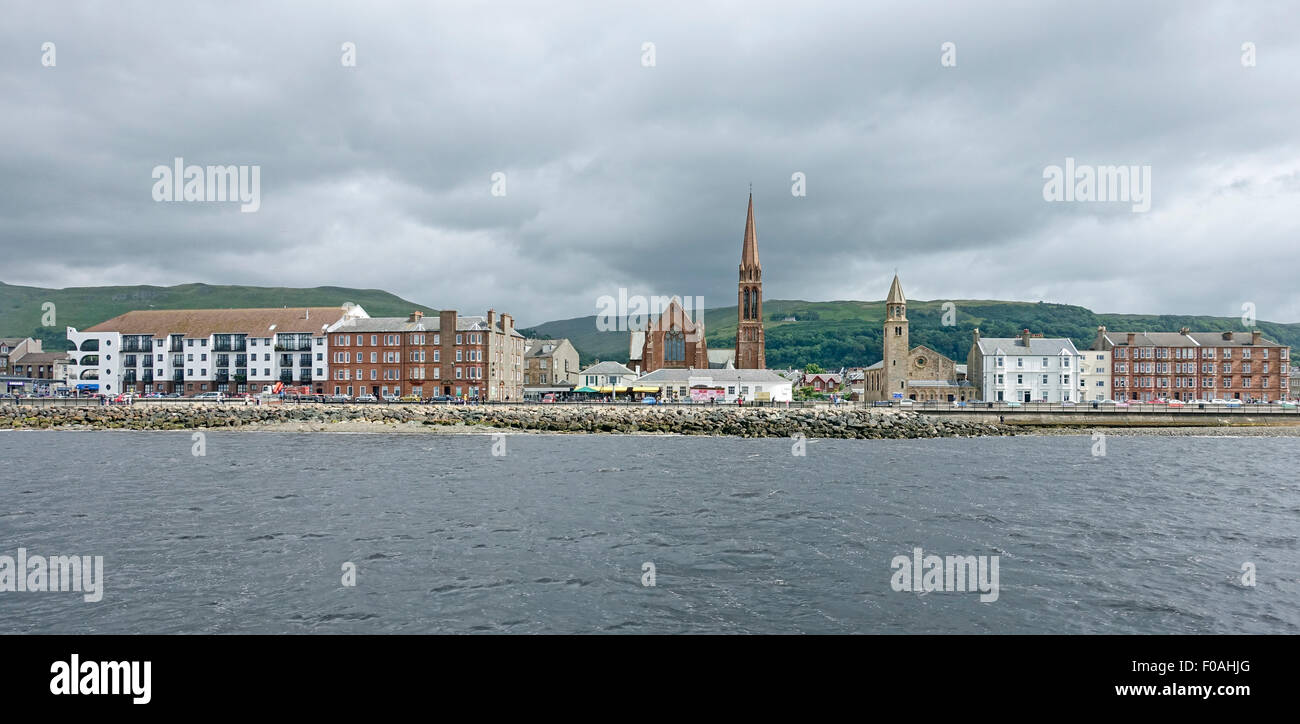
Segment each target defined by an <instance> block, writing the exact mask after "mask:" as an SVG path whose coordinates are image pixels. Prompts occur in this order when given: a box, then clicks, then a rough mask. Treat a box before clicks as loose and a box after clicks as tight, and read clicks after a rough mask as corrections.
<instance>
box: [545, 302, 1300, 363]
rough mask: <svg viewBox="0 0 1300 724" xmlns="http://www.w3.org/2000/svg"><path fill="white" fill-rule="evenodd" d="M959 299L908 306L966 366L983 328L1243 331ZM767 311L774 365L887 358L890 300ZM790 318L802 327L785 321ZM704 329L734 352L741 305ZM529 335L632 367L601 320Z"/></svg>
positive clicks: (987, 331) (718, 312)
mask: <svg viewBox="0 0 1300 724" xmlns="http://www.w3.org/2000/svg"><path fill="white" fill-rule="evenodd" d="M952 301H953V303H954V304H955V305H956V324H955V325H954V326H951V327H945V326H943V324H942V320H943V314H944V310H943V304H944V303H945V302H942V301H932V302H926V301H917V300H909V301H908V306H907V317H908V320H909V321H910V322H911V341H912V344H913V345H917V344H924V345H926V346H929V347H932V348H934V349H936V350H938V351H939V352H941V353H943V354H945V355H948V356H949V357H952V358H953V359H955V360H957V361H958V362H965V361H966V353H967V352H968V351H969V350H970V345H971V338H972V332H973V330H974V329H975V328H976V327H979V329H980V334H981V335H983V336H985V337H1013V336H1015V335H1016V334H1018V333H1019V332H1020V330H1021V329H1024V328H1026V327H1028V328H1029V329H1030V330H1031V331H1033V332H1035V333H1038V332H1041V333H1043V334H1045V335H1047V336H1049V337H1069V338H1071V339H1073V340H1074V343H1075V345H1076V346H1079V347H1080V348H1084V347H1087V346H1089V345H1091V344H1092V341H1093V338H1094V337H1095V336H1096V332H1097V327H1098V326H1100V325H1105V326H1106V327H1107V328H1108V329H1111V330H1115V331H1140V332H1161V331H1164V332H1176V331H1178V329H1179V328H1180V327H1190V328H1192V329H1193V330H1195V331H1200V332H1221V331H1228V330H1232V331H1244V328H1243V327H1242V325H1241V320H1240V319H1238V318H1236V317H1199V316H1177V315H1136V314H1095V313H1094V312H1092V311H1091V310H1089V309H1085V308H1084V307H1077V306H1072V305H1068V304H1046V303H1042V302H1038V303H1035V302H1003V301H995V300H952ZM763 313H764V316H765V317H766V319H765V320H764V326H765V329H766V336H767V365H768V367H778V368H779V367H801V366H803V365H805V364H807V363H809V362H815V363H817V364H819V365H821V366H822V367H825V368H827V369H838V368H840V367H850V366H862V365H869V364H872V363H874V362H878V361H879V360H880V348H881V330H882V323H883V320H884V302H883V301H881V302H856V301H836V302H804V301H798V300H792V301H790V300H766V301H764V302H763ZM787 317H794V318H795V319H797V320H798V321H795V322H783V321H780V320H783V319H785V318H787ZM704 323H705V329H707V330H708V342H709V347H710V348H720V347H733V346H735V339H736V308H735V307H721V308H717V309H708V310H705V313H704ZM1258 326H1259V328H1260V329H1261V330H1262V331H1263V332H1264V336H1265V337H1266V338H1268V339H1271V340H1274V341H1277V342H1281V343H1282V344H1288V345H1291V346H1294V347H1300V324H1279V323H1276V322H1259V324H1258ZM525 333H527V334H529V336H541V337H568V338H569V340H570V341H572V342H573V344H574V346H575V347H577V348H578V352H579V354H581V356H582V363H583V364H584V365H585V364H588V363H590V362H593V361H595V360H596V359H605V360H619V361H626V357H627V346H628V335H627V333H626V332H598V331H597V330H596V318H595V317H580V318H578V319H566V320H562V321H556V322H547V323H545V324H540V325H538V326H536V327H534V328H532V330H528V331H526V332H525Z"/></svg>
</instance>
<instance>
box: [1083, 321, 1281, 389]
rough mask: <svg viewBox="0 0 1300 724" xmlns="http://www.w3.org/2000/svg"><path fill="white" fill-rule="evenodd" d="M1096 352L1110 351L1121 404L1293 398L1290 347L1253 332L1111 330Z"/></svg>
mask: <svg viewBox="0 0 1300 724" xmlns="http://www.w3.org/2000/svg"><path fill="white" fill-rule="evenodd" d="M1092 346H1093V349H1096V350H1102V351H1107V352H1109V353H1110V363H1111V379H1110V386H1111V389H1112V391H1113V394H1114V396H1115V399H1117V400H1150V399H1174V400H1196V399H1225V400H1242V401H1244V402H1275V401H1277V400H1284V399H1287V398H1289V397H1294V394H1295V393H1294V392H1293V391H1292V390H1291V389H1290V385H1289V382H1290V380H1289V379H1288V378H1289V376H1290V373H1291V348H1290V347H1287V346H1286V345H1282V344H1278V343H1277V342H1273V341H1270V340H1267V339H1264V337H1263V335H1262V334H1261V333H1260V331H1259V330H1251V331H1248V332H1193V331H1191V330H1190V329H1187V328H1186V327H1184V328H1183V329H1180V330H1178V331H1177V332H1110V331H1107V329H1106V328H1105V327H1099V328H1098V329H1097V340H1096V342H1094V343H1093V345H1092Z"/></svg>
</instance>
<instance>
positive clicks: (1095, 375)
mask: <svg viewBox="0 0 1300 724" xmlns="http://www.w3.org/2000/svg"><path fill="white" fill-rule="evenodd" d="M1079 354H1081V355H1083V363H1082V370H1081V372H1080V375H1079V380H1080V385H1079V392H1080V393H1081V397H1080V400H1081V401H1083V402H1094V401H1096V400H1110V399H1113V398H1112V397H1111V396H1110V350H1096V349H1088V350H1083V351H1081V352H1080V353H1079ZM1098 383H1100V384H1098Z"/></svg>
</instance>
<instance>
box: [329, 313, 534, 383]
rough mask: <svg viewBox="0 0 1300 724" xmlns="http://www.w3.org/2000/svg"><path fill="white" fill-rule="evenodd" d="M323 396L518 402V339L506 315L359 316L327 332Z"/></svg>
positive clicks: (521, 370) (521, 374)
mask: <svg viewBox="0 0 1300 724" xmlns="http://www.w3.org/2000/svg"><path fill="white" fill-rule="evenodd" d="M329 359H330V371H331V379H330V380H329V383H328V384H327V390H326V392H327V393H328V394H344V395H350V396H356V395H367V394H368V395H374V396H375V397H384V396H389V395H395V396H399V397H400V396H403V395H418V396H420V397H422V398H428V397H433V396H435V395H450V396H453V397H467V398H477V399H483V400H519V399H522V398H523V383H524V337H523V335H521V334H519V333H518V332H516V331H515V328H514V320H513V318H512V317H511V316H510V315H509V314H502V315H501V316H500V318H498V317H497V315H496V312H495V311H493V310H489V311H488V313H487V316H486V317H478V316H470V317H460V316H458V314H457V313H456V312H455V311H454V310H444V311H442V312H439V314H438V316H437V317H429V318H427V319H426V318H425V317H424V314H423V313H422V312H418V311H417V312H413V313H412V314H411V315H410V316H408V317H367V318H362V319H352V320H348V321H346V322H344V323H342V324H340V325H338V326H337V327H336V328H334V329H331V330H330V331H329Z"/></svg>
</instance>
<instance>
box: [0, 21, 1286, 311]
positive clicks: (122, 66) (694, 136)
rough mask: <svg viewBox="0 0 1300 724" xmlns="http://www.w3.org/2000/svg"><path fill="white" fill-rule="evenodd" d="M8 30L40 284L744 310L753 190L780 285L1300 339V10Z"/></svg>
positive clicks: (10, 278) (18, 257) (16, 217)
mask: <svg viewBox="0 0 1300 724" xmlns="http://www.w3.org/2000/svg"><path fill="white" fill-rule="evenodd" d="M5 14H6V16H7V18H6V22H5V23H4V24H3V26H0V109H2V110H3V113H0V133H2V134H3V138H4V143H3V145H2V146H0V169H2V170H3V172H4V173H3V176H2V177H0V254H2V255H3V257H4V258H5V263H4V265H3V267H4V270H3V272H2V273H0V279H3V280H4V281H6V282H9V283H13V284H32V285H39V286H54V287H62V286H73V285H95V284H134V283H151V284H174V283H184V282H190V281H204V282H208V283H219V284H220V283H228V284H272V285H279V286H284V285H292V286H315V285H339V286H356V287H366V288H383V289H387V290H389V291H392V292H394V293H397V294H400V295H402V296H404V297H407V298H409V299H412V300H414V301H418V302H421V303H424V304H429V305H432V306H436V307H448V308H450V307H455V308H459V309H462V310H466V311H467V312H472V311H481V310H483V309H486V308H488V307H493V308H496V309H498V310H506V311H512V312H513V313H515V314H516V316H517V317H518V318H519V320H520V322H521V323H523V324H534V323H538V322H542V321H546V320H548V319H558V318H566V317H573V316H579V315H586V314H594V313H596V311H597V307H596V299H597V298H598V297H600V296H601V295H605V294H609V295H617V290H618V289H619V288H620V287H624V288H627V289H628V290H629V291H630V292H631V293H634V294H635V293H643V294H681V295H691V296H695V295H702V296H704V298H705V302H706V304H707V305H708V306H722V305H726V304H731V303H734V299H735V297H734V295H735V281H736V265H737V264H738V262H739V254H740V245H741V237H742V233H743V229H744V214H745V204H746V195H747V193H748V189H749V185H750V184H752V185H753V193H754V199H755V212H756V216H757V222H758V238H759V247H760V252H761V255H762V260H763V263H764V281H765V282H766V296H767V297H768V298H769V299H795V298H798V299H811V300H826V299H879V298H881V297H883V295H884V293H885V291H886V288H887V285H888V280H889V278H890V276H891V275H892V274H893V273H894V270H895V269H897V270H898V273H899V274H900V275H901V276H902V277H903V281H904V284H905V288H906V289H907V291H908V293H909V296H913V297H916V298H922V299H947V298H954V299H959V298H998V299H1022V300H1031V301H1036V300H1040V299H1041V300H1046V301H1056V302H1065V303H1073V304H1082V305H1085V306H1089V307H1091V308H1093V309H1096V310H1097V311H1106V312H1135V313H1194V314H1220V315H1225V316H1236V315H1237V314H1239V313H1240V309H1241V305H1242V304H1243V303H1244V302H1247V301H1249V302H1253V303H1255V304H1256V307H1257V309H1258V314H1259V317H1260V318H1261V319H1269V320H1275V321H1283V322H1290V321H1297V320H1300V298H1297V295H1296V293H1295V283H1294V278H1295V275H1294V272H1293V271H1288V268H1290V269H1293V268H1294V263H1293V262H1294V258H1295V254H1296V239H1297V237H1298V234H1297V232H1298V231H1300V222H1298V221H1297V213H1296V210H1297V209H1300V203H1298V202H1300V184H1297V182H1296V179H1297V178H1300V139H1298V138H1297V131H1296V129H1297V128H1300V94H1297V93H1296V92H1295V79H1296V78H1298V77H1300V40H1298V39H1297V38H1296V35H1295V33H1294V30H1295V28H1296V27H1300V8H1297V6H1295V5H1294V3H1287V2H1256V3H1250V4H1240V3H1230V2H1157V3H1144V4H1137V5H1135V4H1132V3H1127V2H1092V3H1086V4H1080V3H1070V4H1066V3H1059V4H1053V3H1042V2H1003V3H973V2H972V3H966V2H962V3H893V2H891V3H866V2H862V3H826V4H818V3H766V2H747V3H742V2H731V3H701V2H683V3H631V2H626V3H625V2H591V3H576V2H574V3H570V2H560V3H532V2H520V3H463V2H455V3H452V2H433V3H416V2H412V3H402V4H388V3H356V2H349V3H341V2H340V3H329V4H322V3H220V4H218V3H209V4H189V3H185V4H181V3H176V4H163V3H149V2H121V3H96V4H72V3H39V2H31V3H23V2H20V3H10V5H9V6H7V9H6V12H5ZM46 42H52V43H54V44H55V46H56V49H57V64H56V65H55V66H54V67H44V66H43V65H42V63H41V57H42V50H41V48H42V44H43V43H46ZM345 42H351V43H355V46H356V57H357V62H356V67H344V66H343V64H342V63H341V62H340V59H341V57H342V49H341V46H342V45H343V43H345ZM647 42H649V43H653V44H654V52H655V64H654V66H653V67H645V66H643V64H642V55H643V50H642V47H643V43H647ZM947 42H951V43H953V44H955V46H956V59H957V63H956V66H955V67H944V66H943V65H941V63H940V56H941V46H942V44H944V43H947ZM1246 42H1250V43H1254V45H1255V48H1256V65H1255V66H1254V67H1246V66H1244V65H1243V63H1242V53H1243V51H1242V45H1243V43H1246ZM175 157H183V158H184V159H185V161H186V163H192V164H198V165H209V164H221V165H226V164H256V165H258V166H260V167H261V182H262V189H261V191H262V192H261V197H262V199H261V208H260V210H259V211H257V212H256V213H248V214H244V213H240V211H239V208H238V205H237V204H202V203H158V202H155V201H154V200H153V198H152V196H151V189H152V187H153V179H152V178H151V170H152V169H153V168H154V166H156V165H170V164H171V163H172V159H173V158H175ZM1067 157H1070V158H1074V159H1076V160H1077V162H1078V163H1080V164H1092V165H1098V166H1101V165H1138V166H1142V165H1149V166H1151V168H1152V205H1151V210H1150V211H1149V212H1147V213H1132V212H1131V211H1130V205H1129V204H1125V203H1048V202H1046V201H1044V199H1043V184H1044V180H1043V171H1044V169H1045V167H1047V166H1050V165H1061V164H1063V163H1064V162H1065V159H1066V158H1067ZM498 171H499V172H503V173H505V174H506V188H507V193H506V195H505V196H503V197H498V196H493V195H492V194H491V193H490V189H491V185H492V181H491V178H492V174H494V173H496V172H498ZM795 172H801V173H804V174H806V177H807V195H806V196H804V197H795V196H792V195H791V193H790V189H791V175H792V174H793V173H795Z"/></svg>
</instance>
